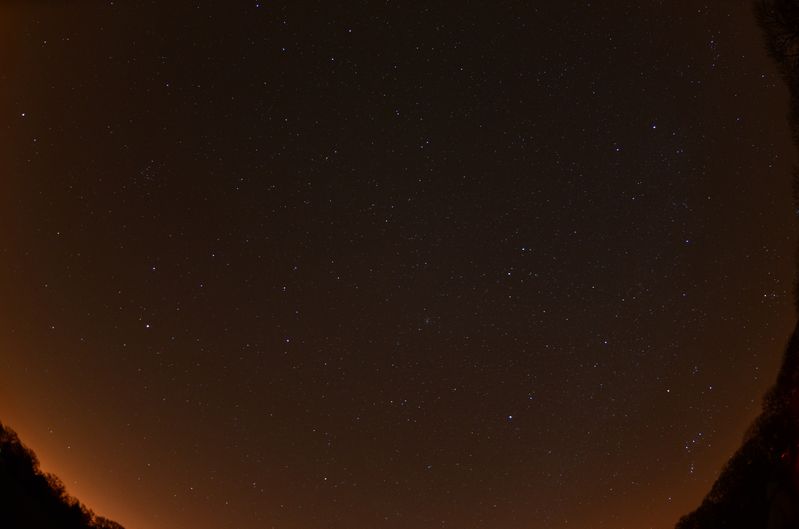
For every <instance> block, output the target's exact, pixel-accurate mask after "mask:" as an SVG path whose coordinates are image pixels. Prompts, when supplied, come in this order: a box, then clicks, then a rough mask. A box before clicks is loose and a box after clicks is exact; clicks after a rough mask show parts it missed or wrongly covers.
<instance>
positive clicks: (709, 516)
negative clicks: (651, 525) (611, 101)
mask: <svg viewBox="0 0 799 529" xmlns="http://www.w3.org/2000/svg"><path fill="white" fill-rule="evenodd" d="M755 13H756V16H757V20H758V22H759V23H760V26H761V27H762V28H763V32H764V37H765V40H766V49H767V50H768V53H769V55H771V57H772V58H773V59H774V60H775V61H776V62H777V66H778V68H779V70H780V73H781V74H782V76H783V78H784V79H785V81H786V83H787V84H788V88H789V89H790V92H791V109H790V118H789V119H790V124H791V128H792V131H793V136H794V142H795V143H796V144H797V145H799V0H757V1H756V3H755ZM794 200H795V201H796V202H797V204H799V172H795V177H794ZM795 292H797V293H798V294H796V300H797V306H799V289H797V288H796V287H795ZM700 528H701V529H705V528H718V529H737V528H740V529H744V528H745V529H757V528H763V529H788V528H799V324H797V326H796V328H795V329H794V332H793V335H792V336H791V339H790V341H789V342H788V346H787V347H786V349H785V355H784V357H783V361H782V367H781V368H780V372H779V374H778V375H777V382H776V383H775V385H774V386H773V387H772V388H771V390H769V392H768V393H767V394H766V396H765V398H764V400H763V410H762V412H761V414H760V416H759V417H758V418H757V420H755V422H754V424H753V425H752V426H751V427H750V429H749V431H748V432H747V434H746V436H745V437H744V441H743V444H742V446H741V448H740V449H738V451H737V452H736V453H735V454H734V455H733V456H732V458H730V460H729V462H728V463H727V464H726V465H725V467H724V469H723V470H722V471H721V474H720V476H719V478H718V479H717V480H716V483H714V485H713V487H712V489H711V490H710V493H708V495H707V496H706V497H705V499H704V500H703V501H702V504H701V505H700V506H699V508H698V509H697V510H696V511H694V512H693V513H691V514H689V515H687V516H684V517H683V518H682V519H681V520H680V521H679V522H678V524H677V529H700Z"/></svg>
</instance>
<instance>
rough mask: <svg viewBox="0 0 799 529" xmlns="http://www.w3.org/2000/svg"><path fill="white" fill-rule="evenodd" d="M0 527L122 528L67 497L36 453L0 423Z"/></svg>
mask: <svg viewBox="0 0 799 529" xmlns="http://www.w3.org/2000/svg"><path fill="white" fill-rule="evenodd" d="M0 527H1V528H3V529H124V528H123V527H122V526H121V525H119V524H118V523H116V522H112V521H111V520H107V519H105V518H102V517H100V516H95V515H94V513H92V511H90V510H88V509H87V508H86V507H84V506H83V505H82V504H81V503H80V502H79V501H78V500H76V499H75V498H72V497H71V496H69V495H68V494H67V492H66V490H65V489H64V485H63V484H62V483H61V481H59V479H58V478H57V477H55V476H53V475H52V474H44V473H42V471H41V470H39V461H38V460H37V459H36V455H35V454H34V453H33V452H32V451H31V450H30V449H28V448H27V447H25V445H23V444H22V443H21V442H20V440H19V437H17V434H16V433H15V432H14V431H13V430H11V429H9V428H7V427H5V426H4V425H3V424H2V423H0Z"/></svg>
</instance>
